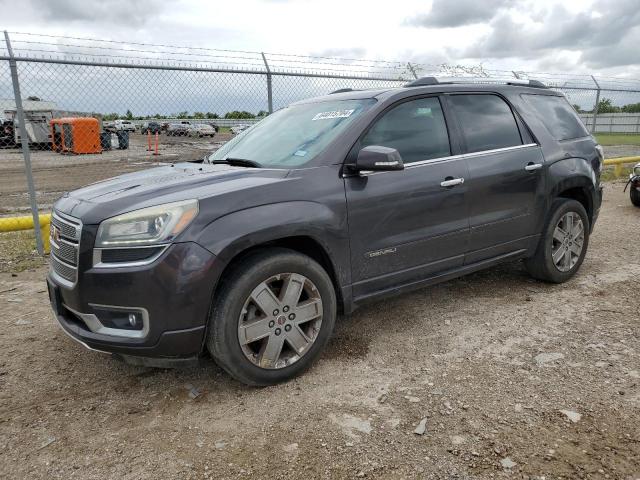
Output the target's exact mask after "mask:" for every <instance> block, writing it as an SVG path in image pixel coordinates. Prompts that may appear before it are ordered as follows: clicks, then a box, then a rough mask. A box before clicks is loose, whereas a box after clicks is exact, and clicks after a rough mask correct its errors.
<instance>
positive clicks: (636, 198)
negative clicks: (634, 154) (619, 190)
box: [624, 163, 640, 207]
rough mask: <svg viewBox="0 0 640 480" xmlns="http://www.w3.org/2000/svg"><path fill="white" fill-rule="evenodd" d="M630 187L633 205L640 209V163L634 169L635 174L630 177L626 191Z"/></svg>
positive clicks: (632, 173)
mask: <svg viewBox="0 0 640 480" xmlns="http://www.w3.org/2000/svg"><path fill="white" fill-rule="evenodd" d="M627 187H629V197H630V199H631V203H632V204H633V205H634V206H635V207H640V163H637V164H636V165H635V166H634V167H633V172H631V174H630V175H629V181H628V182H627V184H626V185H625V187H624V189H625V190H626V189H627Z"/></svg>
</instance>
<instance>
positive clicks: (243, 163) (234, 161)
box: [211, 158, 262, 168]
mask: <svg viewBox="0 0 640 480" xmlns="http://www.w3.org/2000/svg"><path fill="white" fill-rule="evenodd" d="M211 163H214V164H215V163H226V164H227V165H233V166H234V167H253V168H260V167H261V166H262V165H260V164H259V163H258V162H256V161H254V160H247V159H246V158H225V159H224V160H214V161H212V162H211Z"/></svg>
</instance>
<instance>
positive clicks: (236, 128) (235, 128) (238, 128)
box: [231, 123, 251, 135]
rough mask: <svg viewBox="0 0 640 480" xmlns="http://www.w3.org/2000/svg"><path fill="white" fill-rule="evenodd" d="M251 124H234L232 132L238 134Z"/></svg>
mask: <svg viewBox="0 0 640 480" xmlns="http://www.w3.org/2000/svg"><path fill="white" fill-rule="evenodd" d="M250 126H251V125H249V124H246V123H243V124H241V125H234V126H233V127H231V133H233V134H234V135H237V134H239V133H241V132H244V131H245V130H246V129H247V128H249V127H250Z"/></svg>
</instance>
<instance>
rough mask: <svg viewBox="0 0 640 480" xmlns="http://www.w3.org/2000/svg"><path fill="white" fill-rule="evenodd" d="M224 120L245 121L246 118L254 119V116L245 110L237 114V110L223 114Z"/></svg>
mask: <svg viewBox="0 0 640 480" xmlns="http://www.w3.org/2000/svg"><path fill="white" fill-rule="evenodd" d="M224 118H232V119H240V120H245V119H248V118H256V116H255V115H254V114H253V113H251V112H247V111H245V110H243V111H241V112H239V111H238V110H234V111H233V112H227V113H225V114H224Z"/></svg>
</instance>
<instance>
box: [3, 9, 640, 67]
mask: <svg viewBox="0 0 640 480" xmlns="http://www.w3.org/2000/svg"><path fill="white" fill-rule="evenodd" d="M638 7H639V4H638V0H608V1H607V0H563V1H555V0H533V1H530V0H432V1H418V0H395V1H394V2H388V1H385V2H378V1H360V0H352V1H345V0H322V1H310V0H307V1H305V0H246V1H245V0H234V1H224V2H218V1H216V2H214V1H195V0H171V1H165V0H136V1H132V0H57V1H50V0H21V1H20V2H16V1H15V0H0V11H2V19H1V20H0V22H1V23H2V24H0V28H6V29H8V30H14V31H21V32H37V33H47V34H54V35H73V36H89V37H98V38H106V39H112V40H122V41H135V42H145V43H162V44H177V45H191V46H200V47H213V48H221V49H236V50H252V51H268V52H283V53H298V54H305V55H306V54H312V55H323V56H339V57H352V58H369V59H386V60H403V61H407V60H408V61H415V62H422V63H436V64H439V63H444V62H448V63H463V64H483V65H485V66H486V67H488V68H497V69H508V70H511V69H518V70H538V71H552V72H555V71H559V72H596V73H599V74H607V75H624V76H629V77H640V49H639V48H638V45H639V44H640V8H638Z"/></svg>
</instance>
